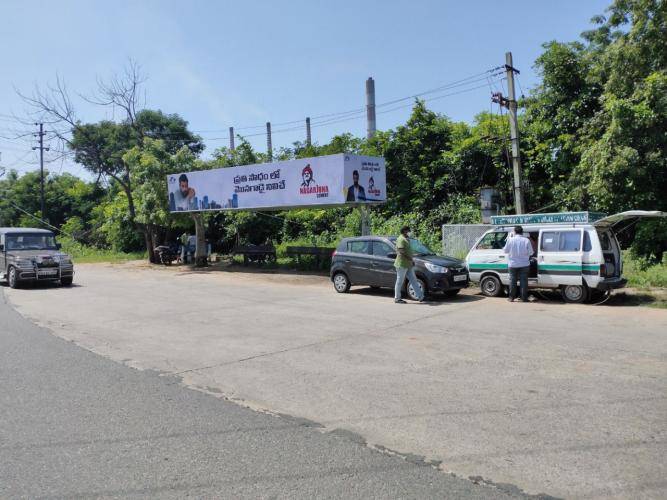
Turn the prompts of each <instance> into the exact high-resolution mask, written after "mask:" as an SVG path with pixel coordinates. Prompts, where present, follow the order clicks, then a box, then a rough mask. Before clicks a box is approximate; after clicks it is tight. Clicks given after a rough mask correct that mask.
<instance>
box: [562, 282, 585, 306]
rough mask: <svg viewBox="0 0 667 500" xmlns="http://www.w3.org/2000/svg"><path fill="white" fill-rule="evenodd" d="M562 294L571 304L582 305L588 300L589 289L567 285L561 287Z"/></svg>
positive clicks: (582, 286)
mask: <svg viewBox="0 0 667 500" xmlns="http://www.w3.org/2000/svg"><path fill="white" fill-rule="evenodd" d="M560 293H561V295H562V297H563V300H564V301H565V302H567V303H569V304H581V303H582V302H586V299H588V289H587V288H586V287H585V286H584V285H565V286H563V287H561V289H560Z"/></svg>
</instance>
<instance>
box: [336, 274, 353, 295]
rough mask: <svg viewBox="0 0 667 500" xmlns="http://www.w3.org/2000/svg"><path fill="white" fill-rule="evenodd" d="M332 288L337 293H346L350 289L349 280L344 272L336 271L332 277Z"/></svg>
mask: <svg viewBox="0 0 667 500" xmlns="http://www.w3.org/2000/svg"><path fill="white" fill-rule="evenodd" d="M333 284H334V288H335V289H336V291H337V292H338V293H347V292H348V290H349V289H350V280H349V279H347V276H346V275H345V273H336V274H334V277H333Z"/></svg>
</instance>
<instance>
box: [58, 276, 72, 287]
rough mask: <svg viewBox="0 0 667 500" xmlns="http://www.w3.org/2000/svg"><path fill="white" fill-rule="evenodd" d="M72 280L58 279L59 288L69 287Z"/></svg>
mask: <svg viewBox="0 0 667 500" xmlns="http://www.w3.org/2000/svg"><path fill="white" fill-rule="evenodd" d="M72 281H74V278H60V286H71V285H72Z"/></svg>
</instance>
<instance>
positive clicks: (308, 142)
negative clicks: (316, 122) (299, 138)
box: [306, 116, 311, 147]
mask: <svg viewBox="0 0 667 500" xmlns="http://www.w3.org/2000/svg"><path fill="white" fill-rule="evenodd" d="M310 144H311V142H310V116H307V117H306V146H308V147H310Z"/></svg>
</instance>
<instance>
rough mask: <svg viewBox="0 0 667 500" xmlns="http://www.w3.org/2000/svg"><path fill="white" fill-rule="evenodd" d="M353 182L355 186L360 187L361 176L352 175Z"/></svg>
mask: <svg viewBox="0 0 667 500" xmlns="http://www.w3.org/2000/svg"><path fill="white" fill-rule="evenodd" d="M352 180H353V181H354V185H355V186H358V185H359V174H352Z"/></svg>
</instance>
